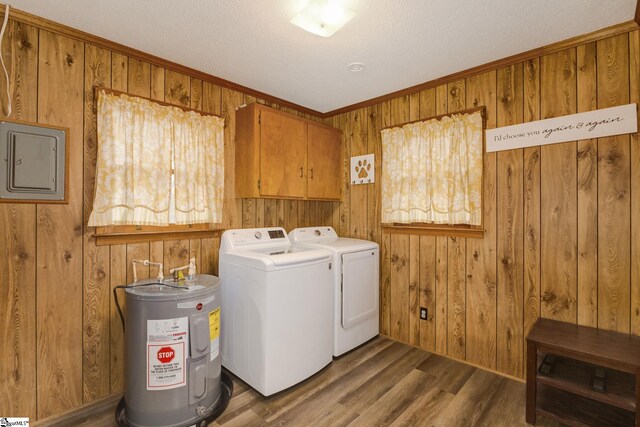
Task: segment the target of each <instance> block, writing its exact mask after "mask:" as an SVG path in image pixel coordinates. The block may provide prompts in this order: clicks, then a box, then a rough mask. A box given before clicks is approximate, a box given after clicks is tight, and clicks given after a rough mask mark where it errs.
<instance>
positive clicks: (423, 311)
mask: <svg viewBox="0 0 640 427" xmlns="http://www.w3.org/2000/svg"><path fill="white" fill-rule="evenodd" d="M428 318H429V311H428V310H427V307H420V319H421V320H427V319H428Z"/></svg>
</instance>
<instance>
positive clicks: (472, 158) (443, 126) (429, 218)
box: [381, 111, 483, 225]
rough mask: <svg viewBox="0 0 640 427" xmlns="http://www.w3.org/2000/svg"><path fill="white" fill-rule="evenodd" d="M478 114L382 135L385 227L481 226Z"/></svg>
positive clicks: (465, 115) (449, 118) (400, 128)
mask: <svg viewBox="0 0 640 427" xmlns="http://www.w3.org/2000/svg"><path fill="white" fill-rule="evenodd" d="M482 132H483V123H482V115H481V113H480V111H477V112H474V113H472V114H453V115H451V116H446V117H443V118H442V119H439V120H438V119H432V120H426V121H422V122H417V123H410V124H407V125H404V126H402V127H397V128H390V129H385V130H383V131H382V132H381V133H382V222H383V223H405V224H408V223H415V222H423V223H435V224H469V225H480V224H481V223H482V206H481V204H482V152H483V144H482V143H483V136H482Z"/></svg>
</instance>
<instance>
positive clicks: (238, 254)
mask: <svg viewBox="0 0 640 427" xmlns="http://www.w3.org/2000/svg"><path fill="white" fill-rule="evenodd" d="M330 258H331V254H330V253H329V252H327V251H326V250H323V249H313V248H305V247H301V246H289V245H288V246H281V247H270V248H259V249H257V248H255V249H251V250H248V249H240V250H230V251H227V252H221V253H220V261H221V262H228V263H233V264H236V265H242V266H246V267H250V268H255V269H257V270H262V271H271V270H280V269H285V268H293V267H297V266H303V265H306V264H315V263H318V262H325V261H328V260H329V259H330Z"/></svg>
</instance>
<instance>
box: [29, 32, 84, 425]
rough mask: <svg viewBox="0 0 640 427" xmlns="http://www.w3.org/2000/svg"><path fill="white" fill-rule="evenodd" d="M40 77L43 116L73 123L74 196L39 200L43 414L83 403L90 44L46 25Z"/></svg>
mask: <svg viewBox="0 0 640 427" xmlns="http://www.w3.org/2000/svg"><path fill="white" fill-rule="evenodd" d="M38 79H39V81H38V122H39V123H47V124H52V125H58V126H65V127H68V128H69V134H68V137H69V138H68V140H67V144H68V145H67V149H68V150H69V171H68V179H69V204H68V205H51V204H49V205H38V206H37V208H36V216H37V219H36V221H37V226H36V239H37V253H36V257H37V265H38V267H37V283H38V292H37V294H36V304H37V308H38V312H39V315H38V316H37V328H38V338H37V351H38V361H37V366H38V372H37V381H38V393H37V395H38V411H37V412H38V417H40V418H44V417H46V416H49V415H53V414H56V413H59V412H63V411H66V410H69V409H73V408H75V407H78V406H79V405H81V404H82V371H81V369H78V368H77V367H78V366H82V311H81V310H68V308H69V307H81V306H82V280H81V277H82V258H83V252H82V243H83V238H82V234H83V233H82V230H83V225H82V220H83V219H82V215H83V210H82V202H83V193H82V184H83V183H82V174H83V158H82V156H83V150H82V148H81V147H82V146H83V144H82V134H83V129H82V123H83V108H84V104H83V92H84V87H83V80H84V44H83V43H82V42H79V41H75V40H71V39H68V38H65V37H61V36H57V35H55V34H52V33H50V32H47V31H40V41H39V61H38ZM60 105H64V106H65V108H59V106H60ZM61 223H65V224H66V225H67V226H66V227H60V226H59V224H61Z"/></svg>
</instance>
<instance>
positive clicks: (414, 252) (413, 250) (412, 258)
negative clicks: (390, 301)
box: [408, 235, 422, 346]
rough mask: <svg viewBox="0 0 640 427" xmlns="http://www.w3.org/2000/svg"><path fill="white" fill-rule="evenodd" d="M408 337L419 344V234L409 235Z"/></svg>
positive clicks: (416, 344) (420, 267)
mask: <svg viewBox="0 0 640 427" xmlns="http://www.w3.org/2000/svg"><path fill="white" fill-rule="evenodd" d="M408 261H409V262H408V264H409V277H408V281H409V310H408V317H409V326H408V328H409V337H408V342H409V343H410V344H411V345H415V346H420V322H421V320H420V271H421V270H422V266H421V265H420V236H417V235H411V236H409V260H408Z"/></svg>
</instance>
